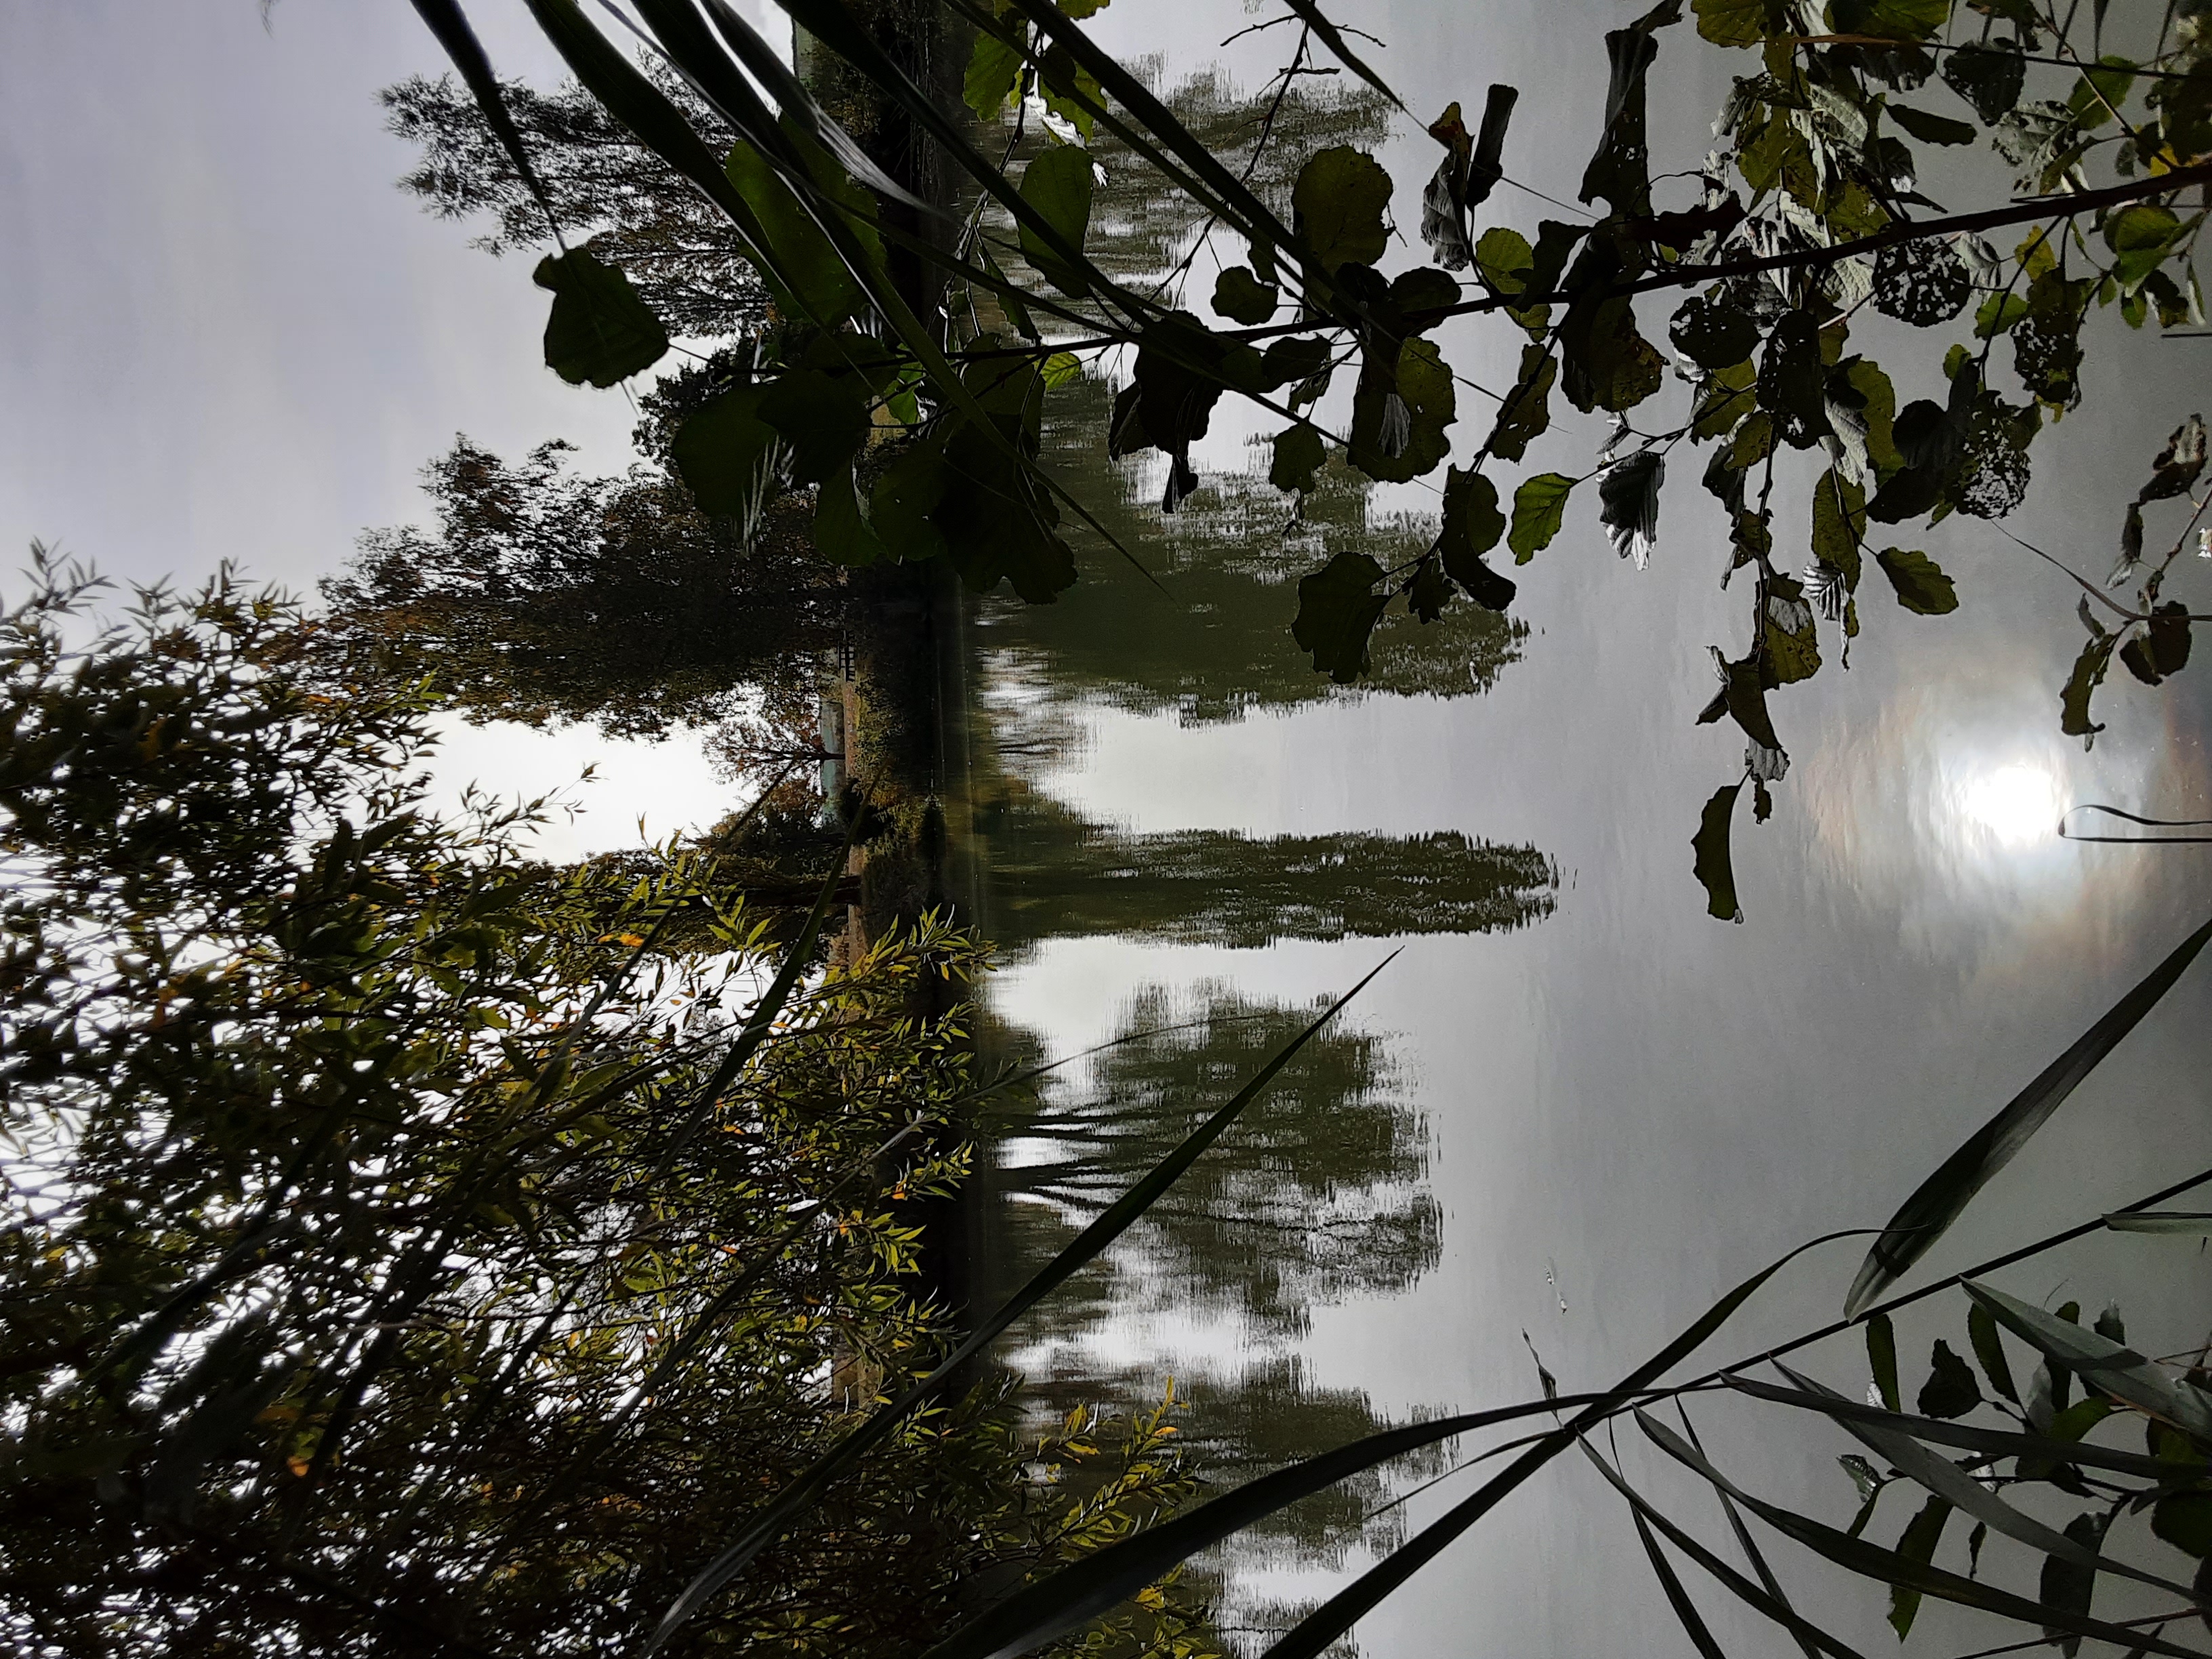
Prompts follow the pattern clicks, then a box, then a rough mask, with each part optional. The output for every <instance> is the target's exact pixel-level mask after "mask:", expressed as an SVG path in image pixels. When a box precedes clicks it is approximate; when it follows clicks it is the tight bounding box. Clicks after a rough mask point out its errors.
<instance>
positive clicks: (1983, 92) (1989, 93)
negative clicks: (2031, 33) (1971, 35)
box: [1942, 44, 2027, 126]
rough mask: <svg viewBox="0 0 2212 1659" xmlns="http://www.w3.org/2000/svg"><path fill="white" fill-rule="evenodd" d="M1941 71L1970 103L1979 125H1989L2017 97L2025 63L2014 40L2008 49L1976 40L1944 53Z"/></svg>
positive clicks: (2008, 107)
mask: <svg viewBox="0 0 2212 1659" xmlns="http://www.w3.org/2000/svg"><path fill="white" fill-rule="evenodd" d="M1942 74H1943V79H1944V81H1945V82H1947V83H1948V85H1949V87H1950V88H1951V90H1952V91H1954V92H1955V93H1957V94H1959V96H1960V97H1961V98H1963V99H1965V100H1966V101H1967V102H1968V103H1969V104H1972V106H1974V113H1975V114H1977V115H1978V116H1980V117H1981V118H1982V125H1984V126H1993V125H1996V123H1997V121H1999V120H2000V119H2002V118H2003V117H2004V116H2006V115H2008V114H2010V113H2011V112H2012V107H2013V106H2014V105H2015V104H2016V103H2018V102H2019V101H2020V91H2021V86H2022V85H2023V84H2024V82H2025V81H2026V79H2027V63H2026V61H2025V60H2024V59H2023V58H2021V50H2020V47H2019V46H2017V45H2016V44H2015V45H2014V46H2011V47H2010V49H2009V50H2008V49H2006V48H2004V47H2002V46H1983V45H1980V44H1973V45H1969V46H1962V47H1960V49H1959V50H1958V51H1957V52H1947V53H1945V54H1944V57H1943V70H1942Z"/></svg>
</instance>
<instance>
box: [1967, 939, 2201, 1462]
mask: <svg viewBox="0 0 2212 1659" xmlns="http://www.w3.org/2000/svg"><path fill="white" fill-rule="evenodd" d="M2207 931H2212V929H2208V930H2207ZM2196 937H2197V939H2200V940H2201V939H2203V937H2204V933H2202V932H2200V933H2198V934H2197V936H2196ZM1966 1294H1967V1295H1969V1296H1971V1297H1973V1298H1974V1300H1975V1301H1976V1302H1978V1303H1980V1304H1982V1305H1983V1306H1984V1307H1985V1308H1987V1309H1988V1310H1990V1313H1991V1315H1993V1316H1995V1317H1996V1321H1997V1322H1998V1323H1999V1324H2001V1325H2002V1326H2004V1327H2005V1328H2007V1329H2008V1330H2009V1331H2011V1332H2012V1333H2013V1334H2015V1335H2016V1336H2018V1337H2020V1338H2021V1340H2024V1341H2026V1342H2027V1343H2029V1344H2030V1345H2031V1346H2034V1347H2036V1348H2039V1349H2040V1350H2041V1351H2042V1352H2043V1353H2044V1354H2045V1356H2046V1357H2047V1358H2049V1359H2050V1360H2051V1363H2052V1364H2055V1365H2059V1366H2063V1367H2064V1368H2065V1369H2066V1370H2068V1371H2070V1372H2072V1373H2073V1374H2074V1375H2075V1376H2079V1377H2081V1380H2082V1383H2084V1385H2085V1386H2087V1387H2091V1388H2096V1389H2102V1390H2103V1391H2104V1392H2105V1393H2106V1394H2109V1395H2114V1396H2116V1397H2117V1398H2118V1399H2121V1400H2124V1401H2127V1402H2128V1403H2129V1404H2130V1405H2131V1406H2136V1407H2141V1408H2142V1410H2144V1411H2146V1412H2148V1413H2150V1414H2151V1415H2152V1416H2153V1417H2156V1418H2159V1419H2162V1420H2163V1421H2166V1422H2168V1423H2171V1424H2172V1425H2174V1426H2175V1427H2176V1428H2178V1429H2180V1430H2181V1431H2183V1432H2184V1433H2185V1434H2189V1435H2191V1436H2194V1437H2196V1438H2197V1439H2198V1440H2208V1439H2212V1395H2206V1394H2204V1393H2203V1391H2202V1390H2200V1389H2197V1388H2195V1387H2193V1386H2191V1384H2190V1383H2186V1382H2185V1381H2184V1380H2183V1379H2181V1378H2180V1377H2179V1376H2174V1375H2173V1374H2172V1372H2170V1371H2168V1370H2166V1369H2165V1368H2164V1367H2163V1366H2161V1365H2159V1364H2154V1362H2152V1361H2151V1360H2148V1359H2146V1358H2144V1357H2143V1356H2142V1354H2139V1353H2137V1352H2136V1351H2135V1350H2134V1349H2133V1348H2129V1347H2124V1346H2121V1345H2120V1344H2119V1343H2117V1342H2114V1341H2112V1340H2111V1339H2109V1338H2107V1337H2102V1336H2100V1335H2098V1334H2097V1333H2096V1332H2094V1331H2091V1330H2084V1329H2083V1328H2081V1326H2079V1325H2077V1324H2075V1323H2074V1322H2073V1321H2071V1320H2068V1319H2061V1318H2058V1317H2057V1316H2056V1315H2053V1314H2048V1313H2045V1311H2044V1310H2042V1309H2040V1308H2039V1307H2036V1306H2035V1305H2033V1304H2032V1303H2027V1302H2022V1301H2021V1300H2020V1298H2019V1297H2013V1296H2008V1295H2006V1294H2005V1293H2004V1292H2003V1291H1999V1290H1995V1289H1992V1288H1991V1287H1990V1286H1989V1285H1978V1284H1975V1283H1974V1282H1972V1280H1968V1281H1967V1284H1966Z"/></svg>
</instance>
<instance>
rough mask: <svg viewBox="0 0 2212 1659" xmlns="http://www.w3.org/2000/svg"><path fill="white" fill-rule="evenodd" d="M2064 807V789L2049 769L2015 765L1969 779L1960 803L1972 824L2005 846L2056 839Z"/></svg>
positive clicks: (2016, 763)
mask: <svg viewBox="0 0 2212 1659" xmlns="http://www.w3.org/2000/svg"><path fill="white" fill-rule="evenodd" d="M2065 804H2066V802H2065V790H2064V787H2063V785H2062V784H2061V783H2060V781H2059V780H2058V778H2057V775H2055V774H2054V773H2053V772H2051V769H2049V768H2047V767H2044V766H2038V765H2034V764H2032V763H2018V762H2015V763H2013V764H2012V765H2009V766H2000V767H1997V768H1996V769H1994V770H1991V771H1988V772H1984V773H1983V774H1981V775H1979V776H1978V777H1975V778H1972V779H1971V780H1969V781H1967V783H1966V787H1965V788H1964V790H1963V791H1961V799H1960V806H1961V808H1962V809H1963V811H1964V814H1965V816H1966V818H1967V819H1968V820H1969V821H1970V822H1971V823H1973V824H1974V825H1976V826H1977V827H1978V828H1979V829H1981V830H1983V831H1984V833H1985V834H1986V835H1987V836H1990V838H1991V839H1993V840H1995V841H1996V842H1997V843H1998V844H1999V845H2001V846H2004V847H2027V846H2032V845H2033V844H2034V843H2035V842H2041V841H2047V840H2051V839H2055V838H2056V837H2057V833H2058V817H2059V814H2060V813H2061V812H2062V811H2064V810H2065Z"/></svg>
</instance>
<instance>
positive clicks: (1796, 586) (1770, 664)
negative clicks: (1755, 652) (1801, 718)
mask: <svg viewBox="0 0 2212 1659" xmlns="http://www.w3.org/2000/svg"><path fill="white" fill-rule="evenodd" d="M1759 650H1760V653H1761V656H1762V657H1763V659H1764V660H1763V661H1762V663H1761V667H1762V668H1763V669H1764V670H1765V683H1766V684H1767V686H1768V688H1769V689H1770V690H1771V689H1772V688H1774V687H1778V686H1784V685H1795V684H1797V682H1798V681H1800V680H1808V679H1810V678H1813V676H1814V674H1816V673H1818V672H1819V671H1820V628H1819V625H1818V624H1817V623H1815V622H1814V619H1813V607H1812V606H1811V605H1808V604H1807V603H1806V602H1805V598H1804V587H1803V585H1802V583H1800V582H1798V581H1797V580H1796V578H1795V577H1790V576H1777V577H1775V578H1774V579H1773V580H1771V581H1769V582H1768V583H1767V584H1766V599H1765V604H1764V605H1761V606H1760V607H1759Z"/></svg>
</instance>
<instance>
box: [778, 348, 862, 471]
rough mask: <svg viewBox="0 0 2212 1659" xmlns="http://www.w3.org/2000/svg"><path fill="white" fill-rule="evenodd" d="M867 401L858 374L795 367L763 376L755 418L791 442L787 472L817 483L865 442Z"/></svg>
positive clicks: (841, 467) (840, 467) (839, 468)
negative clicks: (764, 382)
mask: <svg viewBox="0 0 2212 1659" xmlns="http://www.w3.org/2000/svg"><path fill="white" fill-rule="evenodd" d="M869 401H870V398H869V390H868V385H867V382H866V380H863V379H862V378H861V377H860V375H858V374H824V373H823V372H822V371H821V370H820V369H812V368H800V369H791V370H787V371H786V372H785V373H784V374H781V376H779V377H778V378H777V379H775V380H771V381H769V383H768V386H767V388H766V390H765V391H764V392H763V394H762V396H761V398H760V402H759V404H758V408H759V412H760V418H761V419H763V421H766V422H768V423H769V425H770V426H772V427H774V428H775V429H776V431H777V433H778V434H779V435H781V437H782V438H783V440H784V441H785V442H786V443H787V444H789V445H790V446H791V453H792V469H791V471H792V477H793V478H794V479H795V480H796V481H797V482H799V483H821V482H822V481H823V479H825V478H828V477H831V476H832V475H834V474H836V473H837V472H839V471H842V470H844V469H845V468H846V467H847V466H848V465H849V464H850V463H851V461H852V459H853V457H854V455H856V454H858V453H860V446H861V445H862V444H864V443H866V441H867V439H868V430H869V425H870V422H869V416H868V404H869Z"/></svg>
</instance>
